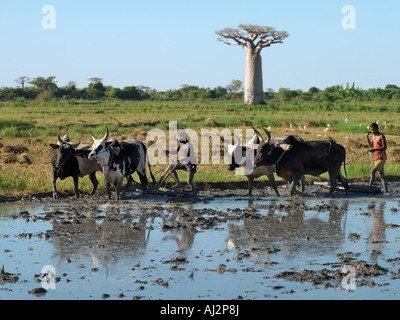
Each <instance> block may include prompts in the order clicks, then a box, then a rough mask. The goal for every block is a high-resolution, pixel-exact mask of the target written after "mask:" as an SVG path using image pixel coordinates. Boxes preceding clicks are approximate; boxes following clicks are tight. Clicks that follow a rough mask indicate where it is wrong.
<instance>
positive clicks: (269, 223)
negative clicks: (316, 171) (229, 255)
mask: <svg viewBox="0 0 400 320" xmlns="http://www.w3.org/2000/svg"><path fill="white" fill-rule="evenodd" d="M337 202H338V201H337V200H334V199H332V200H330V202H329V209H327V210H329V219H328V221H325V220H323V219H322V218H319V217H318V215H313V217H311V218H307V213H311V211H304V210H303V209H301V208H306V210H309V208H307V207H305V206H304V203H298V202H297V205H294V204H293V205H292V206H291V207H290V208H291V209H289V210H288V207H284V208H282V209H280V207H279V205H272V206H270V209H269V210H268V212H267V214H265V215H263V216H261V217H259V218H258V219H244V221H243V225H237V224H229V225H228V229H229V239H228V242H229V246H231V247H233V246H234V247H239V248H243V249H248V248H250V249H251V247H252V246H254V245H255V246H257V248H258V250H259V252H262V250H263V248H264V249H268V248H278V249H280V250H281V252H283V253H284V254H285V255H287V256H288V257H292V258H296V257H297V256H298V255H299V254H310V253H318V254H322V253H324V252H333V251H334V250H336V249H337V248H339V247H340V246H341V245H342V242H343V240H344V239H345V230H344V228H343V225H342V220H343V217H344V215H345V213H346V211H347V208H348V205H349V203H348V201H346V200H343V205H342V206H339V205H338V203H337ZM324 212H325V214H324V215H323V214H322V212H321V217H322V216H324V217H326V213H327V212H326V211H324Z"/></svg>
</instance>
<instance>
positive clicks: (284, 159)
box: [254, 133, 349, 195]
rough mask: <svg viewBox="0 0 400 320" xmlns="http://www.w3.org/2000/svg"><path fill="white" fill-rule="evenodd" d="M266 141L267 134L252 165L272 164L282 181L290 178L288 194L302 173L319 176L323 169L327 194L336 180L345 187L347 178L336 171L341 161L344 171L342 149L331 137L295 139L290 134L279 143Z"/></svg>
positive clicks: (338, 170)
mask: <svg viewBox="0 0 400 320" xmlns="http://www.w3.org/2000/svg"><path fill="white" fill-rule="evenodd" d="M270 141H271V136H270V134H269V133H268V140H267V141H265V142H264V143H261V144H260V145H259V147H258V149H257V155H256V157H255V160H254V164H255V168H257V167H260V166H269V165H275V166H276V173H277V175H278V176H280V177H281V178H283V179H285V180H286V181H291V180H292V183H291V185H290V194H291V195H293V194H294V193H295V192H296V186H297V184H298V182H299V181H300V179H301V178H302V177H303V176H304V175H305V174H307V175H313V176H319V175H321V174H322V173H325V172H328V173H329V180H330V185H331V188H330V191H329V193H330V194H332V193H333V192H334V191H335V189H336V186H337V182H336V179H337V180H339V181H340V183H341V184H342V185H343V186H344V188H345V190H346V191H348V190H349V186H348V183H347V180H346V179H345V178H344V177H343V176H342V174H341V172H340V168H341V166H342V164H344V169H345V172H346V150H345V149H344V147H343V146H341V145H340V144H337V143H336V142H335V141H333V140H329V141H299V140H298V139H296V138H295V137H294V136H289V137H287V138H286V139H285V140H284V141H283V142H282V144H280V145H274V144H271V143H269V142H270ZM284 146H285V148H284Z"/></svg>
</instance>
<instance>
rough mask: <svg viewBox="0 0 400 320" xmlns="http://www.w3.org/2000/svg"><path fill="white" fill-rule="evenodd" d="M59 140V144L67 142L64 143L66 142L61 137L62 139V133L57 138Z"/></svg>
mask: <svg viewBox="0 0 400 320" xmlns="http://www.w3.org/2000/svg"><path fill="white" fill-rule="evenodd" d="M57 138H58V142H60V143H61V144H63V143H65V142H64V140H63V139H61V137H60V133H58V136H57Z"/></svg>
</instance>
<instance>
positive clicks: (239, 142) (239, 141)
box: [233, 134, 242, 145]
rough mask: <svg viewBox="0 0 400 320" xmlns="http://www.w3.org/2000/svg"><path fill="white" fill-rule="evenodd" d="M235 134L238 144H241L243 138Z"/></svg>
mask: <svg viewBox="0 0 400 320" xmlns="http://www.w3.org/2000/svg"><path fill="white" fill-rule="evenodd" d="M233 136H234V137H235V139H237V141H238V145H241V144H242V140H240V138H239V137H238V136H237V135H236V134H233Z"/></svg>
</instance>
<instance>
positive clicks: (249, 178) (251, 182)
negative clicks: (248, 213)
mask: <svg viewBox="0 0 400 320" xmlns="http://www.w3.org/2000/svg"><path fill="white" fill-rule="evenodd" d="M247 179H248V181H247V188H248V189H249V193H248V194H247V195H248V196H249V197H251V196H252V195H253V184H254V178H252V177H247Z"/></svg>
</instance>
